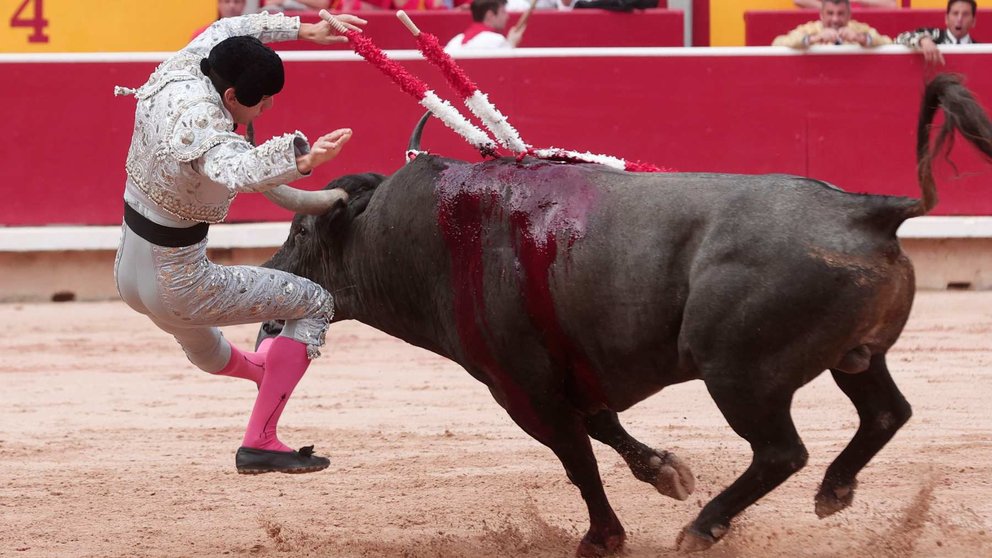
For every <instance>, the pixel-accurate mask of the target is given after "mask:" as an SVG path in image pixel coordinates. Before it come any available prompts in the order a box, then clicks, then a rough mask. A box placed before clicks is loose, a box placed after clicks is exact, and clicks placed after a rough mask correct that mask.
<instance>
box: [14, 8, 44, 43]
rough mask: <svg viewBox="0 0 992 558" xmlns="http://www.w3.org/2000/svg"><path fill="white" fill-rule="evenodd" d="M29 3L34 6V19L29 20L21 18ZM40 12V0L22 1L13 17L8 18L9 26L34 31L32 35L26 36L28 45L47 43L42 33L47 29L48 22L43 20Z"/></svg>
mask: <svg viewBox="0 0 992 558" xmlns="http://www.w3.org/2000/svg"><path fill="white" fill-rule="evenodd" d="M29 3H30V4H32V5H33V6H34V17H32V18H30V19H28V18H26V17H21V14H22V13H24V11H25V10H26V9H27V7H28V4H29ZM42 12H43V7H42V0H24V1H23V2H21V5H20V7H18V8H17V11H15V12H14V15H12V16H10V26H11V27H29V28H31V29H34V33H32V34H31V35H29V36H28V42H29V43H47V42H48V35H46V34H45V33H44V29H45V28H46V27H48V20H47V19H45V18H44V16H43V14H42Z"/></svg>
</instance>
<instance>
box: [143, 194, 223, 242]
mask: <svg viewBox="0 0 992 558" xmlns="http://www.w3.org/2000/svg"><path fill="white" fill-rule="evenodd" d="M124 222H125V223H127V226H128V228H129V229H131V230H132V231H134V233H135V234H137V235H138V236H140V237H141V238H144V239H145V240H147V241H148V242H151V243H152V244H154V245H156V246H165V247H167V248H182V247H183V246H192V245H194V244H196V243H198V242H200V241H201V240H203V239H204V238H207V230H208V229H210V224H209V223H197V224H195V225H193V226H192V227H188V228H185V229H177V228H174V227H166V226H165V225H159V224H158V223H156V222H154V221H151V220H149V219H148V218H147V217H145V216H144V215H142V214H140V213H138V212H137V210H135V209H134V208H133V207H131V206H130V205H128V204H126V203H125V204H124Z"/></svg>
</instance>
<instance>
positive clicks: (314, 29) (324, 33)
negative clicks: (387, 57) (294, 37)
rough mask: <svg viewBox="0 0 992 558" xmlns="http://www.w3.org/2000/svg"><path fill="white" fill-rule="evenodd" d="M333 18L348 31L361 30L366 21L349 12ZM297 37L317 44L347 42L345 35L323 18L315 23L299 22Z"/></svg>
mask: <svg viewBox="0 0 992 558" xmlns="http://www.w3.org/2000/svg"><path fill="white" fill-rule="evenodd" d="M334 18H335V19H336V20H337V21H338V22H340V23H341V24H342V25H344V26H345V27H347V28H348V30H349V31H358V32H361V31H362V26H363V25H365V24H366V23H368V22H367V21H365V20H364V19H362V18H360V17H357V16H353V15H351V14H339V15H335V16H334ZM299 37H300V39H303V40H305V41H311V42H314V43H317V44H318V45H329V44H333V43H346V42H348V39H347V37H345V36H343V35H340V34H339V33H338V32H337V31H335V30H334V27H332V26H331V24H330V23H328V22H327V21H324V20H321V21H319V22H317V23H301V24H300V33H299Z"/></svg>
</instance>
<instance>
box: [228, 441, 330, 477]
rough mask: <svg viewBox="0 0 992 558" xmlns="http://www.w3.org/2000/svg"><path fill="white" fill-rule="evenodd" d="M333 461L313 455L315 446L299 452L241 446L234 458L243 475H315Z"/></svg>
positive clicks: (304, 448) (303, 448)
mask: <svg viewBox="0 0 992 558" xmlns="http://www.w3.org/2000/svg"><path fill="white" fill-rule="evenodd" d="M330 464H331V460H330V459H328V458H326V457H321V456H319V455H314V454H313V446H304V447H302V448H300V449H299V451H272V450H263V449H255V448H246V447H244V446H241V447H240V448H238V453H237V454H236V455H235V456H234V466H235V467H237V468H238V472H239V473H241V474H242V475H260V474H262V473H291V474H298V473H315V472H317V471H321V470H323V469H326V468H327V467H328V465H330Z"/></svg>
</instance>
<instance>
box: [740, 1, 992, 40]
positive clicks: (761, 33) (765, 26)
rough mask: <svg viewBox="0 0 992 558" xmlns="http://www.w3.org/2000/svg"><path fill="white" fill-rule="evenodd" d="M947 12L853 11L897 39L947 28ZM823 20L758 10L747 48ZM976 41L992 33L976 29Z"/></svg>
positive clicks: (986, 17) (985, 15)
mask: <svg viewBox="0 0 992 558" xmlns="http://www.w3.org/2000/svg"><path fill="white" fill-rule="evenodd" d="M944 16H945V11H944V10H926V9H914V10H905V9H902V10H875V9H872V10H858V9H854V10H851V17H852V18H853V19H855V20H857V21H860V22H862V23H867V24H868V25H871V26H872V27H874V28H875V29H877V30H878V32H879V33H881V34H883V35H888V36H889V37H891V38H892V39H895V38H896V36H897V35H898V34H899V33H902V32H903V31H909V30H911V29H919V28H920V27H943V26H944V25H945V24H944ZM817 19H820V13H819V12H817V11H815V10H755V11H751V12H745V13H744V41H745V44H746V45H747V46H768V45H770V44H772V41H773V40H774V39H775V37H777V36H779V35H783V34H785V33H788V32H789V31H792V30H793V29H795V28H796V27H797V26H799V25H802V24H803V23H806V22H807V21H815V20H817ZM976 21H978V22H979V23H980V22H982V21H992V9H984V10H983V9H979V10H978V16H977V20H976ZM971 36H972V38H974V39H975V40H976V41H978V42H980V43H987V42H989V41H990V40H992V29H986V28H985V27H984V26H982V25H976V26H975V28H974V29H973V30H972V32H971Z"/></svg>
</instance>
